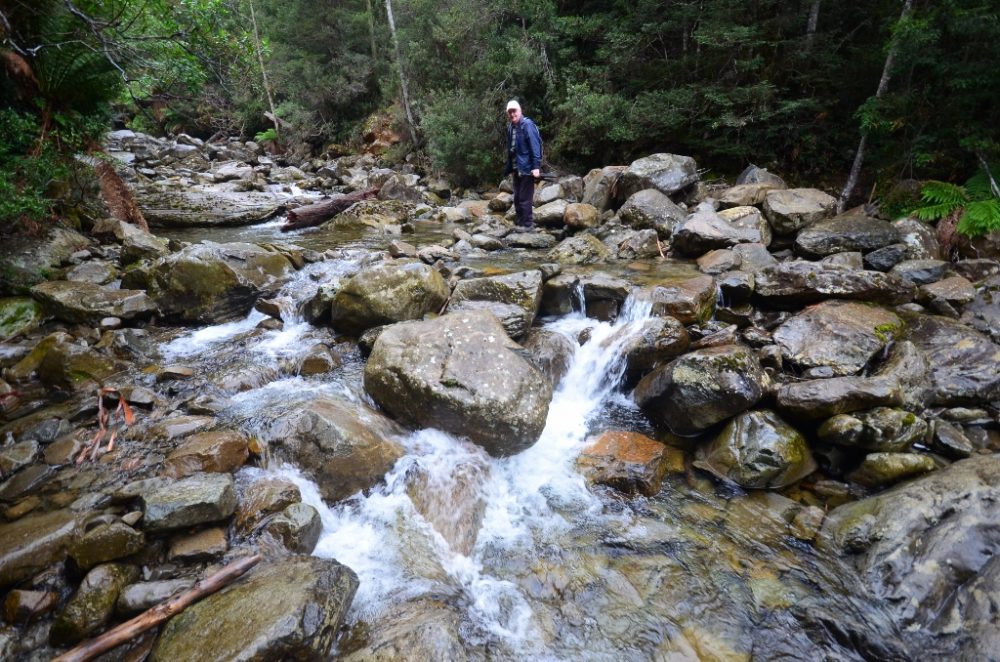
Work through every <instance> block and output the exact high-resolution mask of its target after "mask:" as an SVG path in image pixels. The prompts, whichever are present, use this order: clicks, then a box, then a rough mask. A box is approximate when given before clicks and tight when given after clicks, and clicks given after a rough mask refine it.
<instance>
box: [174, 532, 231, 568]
mask: <svg viewBox="0 0 1000 662" xmlns="http://www.w3.org/2000/svg"><path fill="white" fill-rule="evenodd" d="M228 549H229V543H228V542H227V540H226V531H225V529H220V528H218V527H215V528H211V529H205V530H203V531H199V532H197V533H193V534H191V535H187V536H180V537H177V538H174V539H173V540H171V541H170V552H169V553H168V555H167V557H168V558H169V559H170V560H171V561H205V560H208V559H213V558H216V557H219V556H222V555H223V554H225V553H226V551H227V550H228Z"/></svg>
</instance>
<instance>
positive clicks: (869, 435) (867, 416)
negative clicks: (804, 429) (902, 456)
mask: <svg viewBox="0 0 1000 662" xmlns="http://www.w3.org/2000/svg"><path fill="white" fill-rule="evenodd" d="M927 429H928V426H927V421H925V420H924V419H922V418H918V417H917V416H915V415H914V414H912V413H911V412H908V411H905V410H903V409H893V408H890V407H876V408H875V409H870V410H868V411H862V412H855V413H854V414H838V415H837V416H834V417H832V418H830V419H827V420H826V421H824V422H823V424H822V425H820V426H819V430H817V431H816V435H817V436H818V437H819V439H820V441H823V442H826V443H831V444H837V445H838V446H848V447H857V448H864V449H865V450H870V451H877V452H884V453H896V452H899V451H904V450H906V449H907V448H909V447H910V446H912V445H913V444H914V443H916V442H920V441H923V440H924V438H925V437H926V436H927Z"/></svg>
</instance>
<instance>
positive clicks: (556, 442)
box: [275, 302, 649, 657]
mask: <svg viewBox="0 0 1000 662" xmlns="http://www.w3.org/2000/svg"><path fill="white" fill-rule="evenodd" d="M648 314H649V306H648V305H645V306H643V305H641V304H640V305H637V304H634V303H632V302H630V303H629V305H628V306H627V307H626V309H625V310H624V311H623V313H622V315H621V316H620V317H619V320H618V321H617V323H615V324H608V323H604V322H599V321H596V320H593V319H589V318H587V317H585V316H584V315H582V314H579V313H577V314H573V315H570V316H567V317H564V318H561V319H559V320H556V321H554V322H551V323H549V324H548V325H547V327H546V328H547V329H549V330H552V331H556V332H558V333H562V334H564V335H566V336H568V337H570V338H572V339H574V340H575V339H576V338H577V337H578V336H579V335H580V334H581V333H585V332H586V333H589V339H588V340H587V342H585V343H584V344H583V345H581V346H579V347H578V348H577V351H576V354H575V356H574V357H573V360H572V363H571V366H570V369H569V371H568V373H567V375H566V376H565V378H564V379H563V380H562V382H561V383H560V385H559V386H558V388H557V389H556V391H555V393H554V396H553V399H552V403H551V405H550V407H549V413H548V418H547V422H546V426H545V429H544V431H543V433H542V435H541V438H540V439H539V441H538V442H537V443H536V444H535V445H534V446H532V447H531V448H530V449H528V450H526V451H524V452H522V453H520V454H519V455H517V456H514V457H510V458H503V459H495V458H490V457H489V456H487V455H486V453H485V452H483V451H482V450H481V449H480V448H478V447H476V446H474V445H472V444H470V443H468V442H466V441H464V440H461V439H458V438H455V437H453V436H451V435H448V434H446V433H444V432H440V431H438V430H422V431H419V432H416V433H413V434H412V435H410V436H409V437H408V438H407V439H405V440H404V444H405V446H406V448H407V451H408V453H407V455H406V456H405V457H404V458H403V459H402V460H400V461H399V462H398V463H397V464H396V466H395V467H394V469H393V470H392V471H391V472H390V473H389V475H388V476H387V477H386V481H385V485H383V486H380V487H378V488H375V489H374V490H372V491H371V493H370V494H369V495H367V496H366V495H361V494H358V495H355V496H354V497H353V498H351V499H349V500H347V501H346V502H342V503H340V504H337V505H336V506H335V507H333V508H331V507H329V506H327V505H326V504H325V503H324V502H323V500H322V498H321V497H320V494H319V491H318V490H317V488H316V486H315V485H314V484H313V483H312V482H311V481H309V480H308V479H307V478H305V477H304V476H302V475H301V473H299V472H298V471H297V470H296V469H295V468H294V467H288V466H286V467H282V468H277V469H275V471H276V472H278V473H280V474H281V475H283V476H285V477H287V478H289V479H291V480H293V481H294V482H295V483H296V484H297V485H298V486H299V488H300V490H301V491H302V494H303V498H304V500H305V501H306V503H309V504H310V505H312V506H314V507H315V508H317V509H318V510H319V512H320V513H321V516H322V520H323V534H322V536H321V538H320V542H319V544H318V546H317V548H316V550H315V552H314V554H316V555H318V556H321V557H328V558H335V559H337V560H338V561H339V562H341V563H343V564H345V565H347V566H348V567H350V568H352V569H353V570H354V571H355V572H356V573H357V574H358V577H359V579H360V588H359V590H358V593H357V596H356V597H355V601H354V604H353V606H352V608H351V614H350V618H351V619H352V620H353V621H355V622H356V621H359V620H369V619H374V618H377V616H378V615H379V614H380V613H382V612H383V611H384V610H386V609H387V608H388V607H390V606H391V605H393V604H398V603H401V602H405V601H407V600H408V599H411V598H414V597H417V596H420V595H422V594H425V593H427V592H429V591H431V590H439V591H440V590H443V588H447V589H448V590H451V591H458V592H460V594H461V599H460V600H459V602H461V603H462V604H463V605H464V609H465V613H464V614H463V624H464V629H463V636H464V638H466V640H467V641H468V642H469V643H472V644H476V643H485V642H490V641H493V642H497V641H502V642H503V645H504V646H505V647H509V648H510V650H512V651H517V652H518V653H522V654H532V655H535V656H538V655H541V656H543V657H547V653H546V651H544V650H539V649H538V648H537V647H538V646H539V644H538V643H537V642H538V641H539V640H540V638H539V637H538V633H537V631H536V628H537V624H536V622H535V620H534V615H533V613H532V610H531V607H530V605H529V603H528V601H527V600H526V598H525V596H524V595H522V592H521V589H520V587H519V586H518V585H517V584H516V583H515V582H514V581H512V580H511V579H510V578H507V577H504V576H502V575H500V574H497V573H495V572H491V571H490V570H487V569H486V566H487V565H489V561H490V559H493V558H496V557H497V556H498V555H500V556H509V557H513V558H518V557H520V558H524V559H531V558H535V556H536V554H537V550H538V549H539V548H541V547H544V546H545V545H546V544H548V543H552V544H554V542H553V541H555V539H556V537H557V536H558V535H559V534H560V533H561V532H564V531H567V530H569V529H571V528H572V527H574V526H577V525H579V524H580V522H583V521H593V520H595V519H596V518H611V517H616V516H615V515H606V514H602V512H603V506H602V503H601V502H600V500H599V499H598V498H597V497H596V496H594V495H593V494H592V493H591V492H590V491H589V490H588V489H587V487H586V484H585V482H584V480H583V478H582V476H581V475H580V474H579V473H577V472H576V470H575V467H574V465H575V460H576V457H577V456H578V454H579V451H580V449H581V448H582V447H583V445H584V444H585V441H586V437H587V433H588V423H589V422H590V421H591V420H592V419H593V417H594V416H595V415H596V414H598V413H599V412H600V410H601V408H602V406H603V405H604V403H605V402H606V401H607V400H608V398H609V397H610V396H611V395H612V394H613V393H614V392H615V389H616V386H617V384H618V380H619V378H620V376H621V374H622V371H623V369H624V361H623V360H622V356H621V354H620V349H621V346H622V344H623V343H624V341H625V340H626V339H627V338H628V337H629V331H630V330H632V329H637V328H638V324H639V323H640V322H641V321H642V320H643V319H644V318H646V317H648ZM415 472H416V473H419V474H420V475H422V476H424V480H425V482H424V484H423V489H422V490H421V493H422V494H423V496H422V497H421V498H422V499H423V501H424V502H425V503H424V504H423V508H421V504H417V503H415V502H414V499H413V498H412V496H411V493H412V491H413V490H412V483H413V480H412V477H413V475H414V473H415ZM428 495H430V496H428ZM435 499H437V500H438V502H437V503H436V504H433V505H432V506H431V507H430V508H428V507H427V505H426V501H428V500H430V501H432V502H433V501H434V500H435ZM477 499H478V500H479V501H480V503H482V502H483V501H484V502H485V512H484V513H483V515H482V522H481V525H480V526H479V528H478V535H477V536H476V542H475V547H474V548H473V549H472V550H471V553H469V554H464V553H462V551H460V550H456V549H455V544H454V541H451V542H450V541H449V540H447V539H446V535H442V531H441V530H440V529H442V526H441V523H442V521H444V522H445V528H447V526H448V521H449V517H450V518H451V519H461V517H462V516H463V514H467V513H468V512H470V511H472V510H474V505H475V503H476V502H477ZM435 509H437V510H435ZM621 524H623V525H624V524H626V523H625V522H622V523H621ZM533 649H534V650H533Z"/></svg>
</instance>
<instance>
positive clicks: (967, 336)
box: [906, 315, 1000, 405]
mask: <svg viewBox="0 0 1000 662" xmlns="http://www.w3.org/2000/svg"><path fill="white" fill-rule="evenodd" d="M906 337H907V338H908V339H909V340H911V341H912V342H913V344H914V345H916V347H917V348H919V349H920V350H922V351H923V352H924V354H925V355H926V356H927V362H928V364H929V365H930V375H931V384H932V389H933V393H932V396H931V404H939V405H958V404H968V403H976V402H991V401H993V400H996V399H997V398H1000V370H998V369H997V366H998V365H1000V345H997V344H996V343H994V342H992V341H990V339H989V338H987V337H986V336H984V335H982V334H981V333H979V332H978V331H975V330H973V329H970V328H969V327H967V326H965V325H964V324H962V323H960V322H958V321H956V320H951V319H948V318H946V317H938V316H932V315H917V316H916V317H915V318H913V319H911V320H908V326H907V333H906Z"/></svg>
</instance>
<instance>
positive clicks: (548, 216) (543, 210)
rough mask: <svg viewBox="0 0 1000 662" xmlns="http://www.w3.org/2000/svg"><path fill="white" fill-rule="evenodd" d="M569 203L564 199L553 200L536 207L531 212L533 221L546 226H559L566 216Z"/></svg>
mask: <svg viewBox="0 0 1000 662" xmlns="http://www.w3.org/2000/svg"><path fill="white" fill-rule="evenodd" d="M567 209H569V203H568V202H566V201H565V200H553V201H552V202H549V203H546V204H544V205H542V206H541V207H536V208H535V209H534V211H533V213H532V217H533V218H534V222H535V223H537V224H538V225H544V226H546V227H559V226H561V225H562V224H563V221H564V219H565V217H566V210H567Z"/></svg>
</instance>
